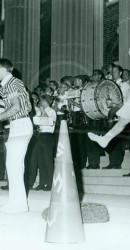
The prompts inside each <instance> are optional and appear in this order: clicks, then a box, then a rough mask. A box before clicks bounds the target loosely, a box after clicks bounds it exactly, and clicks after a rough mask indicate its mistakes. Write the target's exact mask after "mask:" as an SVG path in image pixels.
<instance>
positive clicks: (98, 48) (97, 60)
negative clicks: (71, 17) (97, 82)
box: [93, 0, 104, 69]
mask: <svg viewBox="0 0 130 250" xmlns="http://www.w3.org/2000/svg"><path fill="white" fill-rule="evenodd" d="M103 2H104V1H103V0H94V15H93V16H94V35H93V36H94V39H93V41H94V44H93V45H94V69H101V67H102V66H103Z"/></svg>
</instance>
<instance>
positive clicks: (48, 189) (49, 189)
mask: <svg viewBox="0 0 130 250" xmlns="http://www.w3.org/2000/svg"><path fill="white" fill-rule="evenodd" d="M43 191H51V187H50V186H48V185H45V186H44V187H43Z"/></svg>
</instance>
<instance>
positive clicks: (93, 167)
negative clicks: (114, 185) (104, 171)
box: [85, 165, 100, 169]
mask: <svg viewBox="0 0 130 250" xmlns="http://www.w3.org/2000/svg"><path fill="white" fill-rule="evenodd" d="M99 168H100V166H99V165H88V166H87V167H86V168H85V169H99Z"/></svg>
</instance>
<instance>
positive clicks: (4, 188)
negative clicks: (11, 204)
mask: <svg viewBox="0 0 130 250" xmlns="http://www.w3.org/2000/svg"><path fill="white" fill-rule="evenodd" d="M1 189H2V190H4V191H8V190H9V186H8V185H6V186H1Z"/></svg>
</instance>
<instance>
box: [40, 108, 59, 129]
mask: <svg viewBox="0 0 130 250" xmlns="http://www.w3.org/2000/svg"><path fill="white" fill-rule="evenodd" d="M44 112H45V115H41V116H43V117H44V116H45V117H51V118H52V120H53V125H44V126H42V125H39V131H40V132H41V133H53V132H54V129H55V122H56V112H55V110H54V109H52V108H50V107H47V108H46V109H45V110H44Z"/></svg>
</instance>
